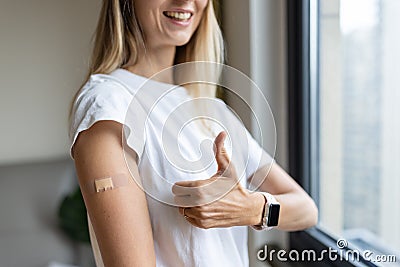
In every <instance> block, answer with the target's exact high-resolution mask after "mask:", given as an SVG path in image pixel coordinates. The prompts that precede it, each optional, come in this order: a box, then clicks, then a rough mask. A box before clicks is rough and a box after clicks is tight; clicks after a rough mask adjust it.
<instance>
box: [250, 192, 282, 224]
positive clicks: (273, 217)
mask: <svg viewBox="0 0 400 267" xmlns="http://www.w3.org/2000/svg"><path fill="white" fill-rule="evenodd" d="M260 193H261V194H263V196H264V198H265V206H264V210H263V214H262V220H261V224H260V225H253V226H252V228H254V229H255V230H268V229H271V228H273V227H275V226H278V222H279V211H280V208H281V205H280V204H279V202H278V201H277V200H276V199H275V197H274V196H273V195H271V194H269V193H266V192H260Z"/></svg>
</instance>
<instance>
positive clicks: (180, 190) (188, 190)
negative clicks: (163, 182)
mask: <svg viewBox="0 0 400 267" xmlns="http://www.w3.org/2000/svg"><path fill="white" fill-rule="evenodd" d="M196 187H197V183H196V181H180V182H177V183H175V184H174V185H173V186H172V193H173V194H174V195H176V196H188V195H191V194H193V193H194V191H193V189H195V188H196Z"/></svg>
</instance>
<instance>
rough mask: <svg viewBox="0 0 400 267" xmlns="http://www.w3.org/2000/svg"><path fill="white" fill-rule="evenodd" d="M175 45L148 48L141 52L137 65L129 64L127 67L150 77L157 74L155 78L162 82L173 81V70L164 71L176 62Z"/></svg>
mask: <svg viewBox="0 0 400 267" xmlns="http://www.w3.org/2000/svg"><path fill="white" fill-rule="evenodd" d="M175 51H176V47H175V46H166V47H157V48H154V49H151V48H150V49H149V48H147V49H146V50H145V51H144V50H142V51H140V52H139V55H141V56H140V57H139V58H138V61H137V62H136V64H135V65H128V66H126V67H125V68H126V69H127V70H128V71H130V72H133V73H135V74H137V75H140V76H143V77H147V78H150V77H152V76H153V75H154V74H156V73H159V72H161V73H160V74H157V76H156V77H155V79H156V80H157V81H160V82H165V83H171V84H172V83H173V72H172V71H163V70H165V69H167V68H170V67H171V66H172V65H173V64H174V59H175Z"/></svg>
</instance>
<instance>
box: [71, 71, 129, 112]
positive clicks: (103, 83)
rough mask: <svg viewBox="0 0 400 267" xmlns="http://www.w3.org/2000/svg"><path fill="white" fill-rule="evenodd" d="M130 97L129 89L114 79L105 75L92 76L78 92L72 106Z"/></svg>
mask: <svg viewBox="0 0 400 267" xmlns="http://www.w3.org/2000/svg"><path fill="white" fill-rule="evenodd" d="M130 96H131V93H130V91H129V88H128V87H127V86H126V85H124V84H123V83H122V82H120V81H118V80H117V79H116V78H114V77H112V76H110V75H106V74H94V75H91V76H90V78H89V80H88V81H87V82H86V83H85V84H84V85H83V87H82V88H81V90H80V91H79V93H78V95H77V97H76V99H75V101H74V105H79V104H80V103H82V102H85V101H94V100H107V99H108V100H113V99H118V98H123V97H130Z"/></svg>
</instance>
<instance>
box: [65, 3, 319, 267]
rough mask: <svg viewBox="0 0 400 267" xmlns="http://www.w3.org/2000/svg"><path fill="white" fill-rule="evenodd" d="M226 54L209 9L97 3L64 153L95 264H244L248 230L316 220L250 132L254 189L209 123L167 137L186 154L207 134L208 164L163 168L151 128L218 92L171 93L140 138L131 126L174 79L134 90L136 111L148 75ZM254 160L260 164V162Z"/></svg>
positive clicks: (249, 172) (308, 202) (166, 75)
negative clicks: (196, 169)
mask: <svg viewBox="0 0 400 267" xmlns="http://www.w3.org/2000/svg"><path fill="white" fill-rule="evenodd" d="M222 55H223V41H222V38H221V33H220V30H219V27H218V24H217V21H216V18H215V14H214V10H213V3H212V1H209V0H179V1H178V0H152V1H149V0H103V6H102V10H101V14H100V18H99V22H98V26H97V30H96V39H95V47H94V51H93V55H92V62H91V66H90V70H89V76H88V78H87V80H86V83H85V85H84V86H83V87H82V88H81V90H80V91H79V92H78V94H77V95H76V97H75V100H74V103H73V107H72V112H71V128H70V129H71V130H70V136H71V139H72V146H71V156H72V157H73V158H74V160H75V165H76V170H77V174H78V177H79V184H80V186H81V190H82V193H83V196H84V200H85V205H86V207H87V211H88V215H89V218H90V221H89V224H90V227H91V237H92V244H93V246H94V248H95V254H96V262H97V265H98V266H102V265H103V264H104V265H105V266H141V267H142V266H174V267H176V266H248V255H247V230H246V229H247V228H246V226H253V227H255V228H264V226H270V225H276V224H277V225H276V226H277V228H278V229H281V230H287V231H291V230H300V229H305V228H307V227H311V226H313V225H314V224H315V223H316V220H317V209H316V207H315V205H314V202H313V201H312V199H311V198H310V197H309V196H308V195H307V194H306V193H305V192H304V191H303V190H302V189H301V187H299V186H298V185H297V184H296V183H295V182H294V181H293V179H292V178H291V177H290V176H289V175H288V174H287V173H285V171H283V170H282V169H281V168H280V167H279V166H278V165H277V164H275V163H274V164H272V159H271V158H270V157H269V156H268V154H266V152H265V151H263V150H262V149H261V148H260V146H258V144H257V143H256V142H255V141H254V139H253V138H252V137H251V136H250V135H249V134H248V132H245V134H246V135H245V136H244V138H247V141H248V143H246V146H243V147H242V148H243V149H248V151H249V155H250V156H249V165H246V168H245V170H244V175H245V176H247V177H246V178H250V177H259V178H262V179H259V180H261V181H262V183H261V184H260V186H259V188H258V189H259V191H258V192H251V191H249V190H247V189H246V188H245V187H246V181H245V182H244V183H243V182H242V180H241V181H240V182H238V180H239V176H242V175H241V174H239V172H238V171H237V170H238V166H239V165H240V164H241V163H242V162H241V160H239V159H240V157H239V159H238V160H232V162H233V164H230V163H231V160H230V156H232V153H229V151H228V148H225V143H224V142H225V138H226V135H227V134H226V133H225V132H224V131H220V130H221V129H219V130H217V132H216V131H208V130H209V129H206V128H207V127H206V125H207V123H200V124H196V125H194V124H193V125H192V126H190V127H187V128H188V133H187V134H186V135H184V133H183V135H184V136H183V137H182V139H181V138H180V139H179V140H175V141H176V142H181V140H186V141H185V142H186V143H185V145H184V146H183V148H182V149H183V150H184V153H187V154H189V155H191V153H192V152H193V151H194V150H195V149H194V146H197V144H199V143H200V142H201V141H202V140H203V138H204V136H205V135H207V134H204V132H205V133H207V132H208V133H209V135H210V133H211V135H212V136H213V137H215V146H214V147H215V160H214V161H213V163H212V165H210V166H208V169H207V170H205V171H204V172H200V173H197V174H193V175H190V174H189V175H187V174H186V176H185V175H181V173H180V172H179V171H177V170H176V169H173V168H171V166H169V165H168V163H169V161H168V160H166V159H165V157H163V155H162V154H163V153H165V151H164V150H163V149H162V148H163V146H164V145H165V143H162V141H163V140H161V137H160V136H159V135H158V132H160V131H161V128H162V126H163V125H162V124H159V123H160V122H165V120H167V118H165V115H168V114H165V112H164V113H163V111H162V110H164V111H165V110H168V108H169V107H171V106H174V105H179V104H180V103H183V102H185V101H186V100H188V99H189V100H190V99H194V98H195V97H196V96H208V97H210V96H212V97H214V95H215V88H214V89H213V88H211V89H210V88H208V89H204V90H202V89H201V87H199V88H190V89H187V90H186V89H185V88H184V87H179V88H178V89H177V91H176V92H174V93H171V95H170V97H169V98H168V97H165V98H163V99H162V100H163V101H164V102H165V103H163V102H162V101H160V103H159V105H161V106H162V108H165V109H160V110H161V111H158V113H157V112H154V113H157V114H155V115H154V117H150V118H149V121H150V123H149V125H146V127H149V128H146V131H145V134H144V135H145V136H143V131H142V132H141V131H138V130H137V128H136V125H137V121H134V120H135V118H137V119H138V120H140V118H141V115H140V114H141V113H140V112H141V111H143V110H146V111H145V113H143V114H144V115H146V114H147V115H148V112H149V109H147V108H148V106H146V105H148V104H149V103H148V102H146V101H148V100H146V99H148V97H150V95H151V94H152V93H154V92H155V93H156V94H157V93H158V92H159V91H162V90H165V88H164V89H163V87H164V86H167V87H168V86H169V85H172V84H174V82H175V81H174V73H173V72H171V71H170V72H168V71H167V72H161V73H162V75H159V79H160V80H161V81H162V82H157V81H152V80H150V84H149V86H148V87H149V88H150V89H148V90H141V91H140V92H141V94H142V98H139V99H138V100H137V103H135V104H132V101H133V96H134V95H135V94H136V95H138V88H139V87H140V86H141V85H142V84H143V83H144V82H145V81H146V78H148V77H152V76H153V75H154V74H155V73H158V72H160V71H161V70H163V69H166V68H168V67H171V66H172V65H174V64H177V63H184V62H190V61H197V60H202V61H211V62H216V63H221V62H222V60H223V57H222ZM160 76H161V77H160ZM188 88H189V87H188ZM147 94H148V95H147ZM185 103H187V102H185ZM189 103H190V102H189ZM218 103H221V102H218ZM163 105H164V106H163ZM218 105H219V104H218ZM218 105H217V106H218ZM218 108H220V112H219V113H218V114H220V113H223V114H225V115H226V117H229V116H230V114H231V112H230V111H229V110H228V109H227V108H226V107H224V106H220V105H219V106H218ZM195 109H196V107H193V110H195ZM127 110H133V117H134V118H133V123H132V124H131V125H128V128H129V129H128V130H129V131H128V134H127V135H128V138H127V139H126V140H125V139H123V138H122V137H123V132H124V133H125V130H126V129H125V126H126V125H125V123H126V113H127ZM166 113H168V112H166ZM174 120H175V121H176V120H177V119H176V118H174ZM231 121H232V124H235V123H238V122H237V121H236V120H235V119H233V120H231ZM235 125H236V124H235ZM237 125H239V124H237ZM202 126H203V127H204V129H205V130H204V129H200V128H201V127H202ZM228 134H229V132H228ZM182 142H183V141H182ZM191 144H193V146H191ZM231 149H234V148H231ZM193 155H194V154H193ZM193 155H192V156H193ZM256 155H257V157H258V158H261V161H260V162H261V163H260V164H258V165H257V164H255V162H256V163H258V162H259V161H258V159H256V158H257V157H256ZM125 160H126V161H125ZM258 166H260V167H258ZM268 170H269V172H268ZM160 173H162V175H161V176H163V177H162V178H163V179H161V180H162V181H163V182H164V183H165V181H167V182H168V184H170V185H171V186H170V187H168V188H167V189H166V188H165V187H164V184H163V183H161V182H160V181H161V180H157V178H156V176H157V175H158V174H160ZM238 174H239V175H238ZM253 175H254V176H253ZM105 177H108V178H107V179H103V178H105ZM127 177H128V178H129V179H126V178H127ZM265 177H266V178H267V179H263V178H265ZM93 186H94V188H93ZM143 188H144V189H145V190H142V189H143ZM144 191H146V192H144ZM210 192H212V193H210ZM263 192H268V194H267V193H263ZM164 195H167V197H166V198H163V197H162V196H164ZM163 202H164V203H163ZM172 202H174V203H172ZM276 203H279V205H280V212H278V213H279V217H277V215H278V213H277V214H272V213H276V212H277V211H279V210H275V211H274V212H272V208H271V210H269V207H276V206H274V205H275V204H276ZM277 205H278V204H277ZM266 211H269V213H267V212H266ZM271 214H272V215H271ZM268 216H269V217H268ZM271 216H275V217H274V218H272V217H271ZM268 220H270V221H269V222H268ZM273 220H276V222H275V224H273V222H272V221H273ZM268 223H269V224H268ZM97 246H98V249H99V250H96V248H97ZM100 254H101V256H100Z"/></svg>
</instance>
